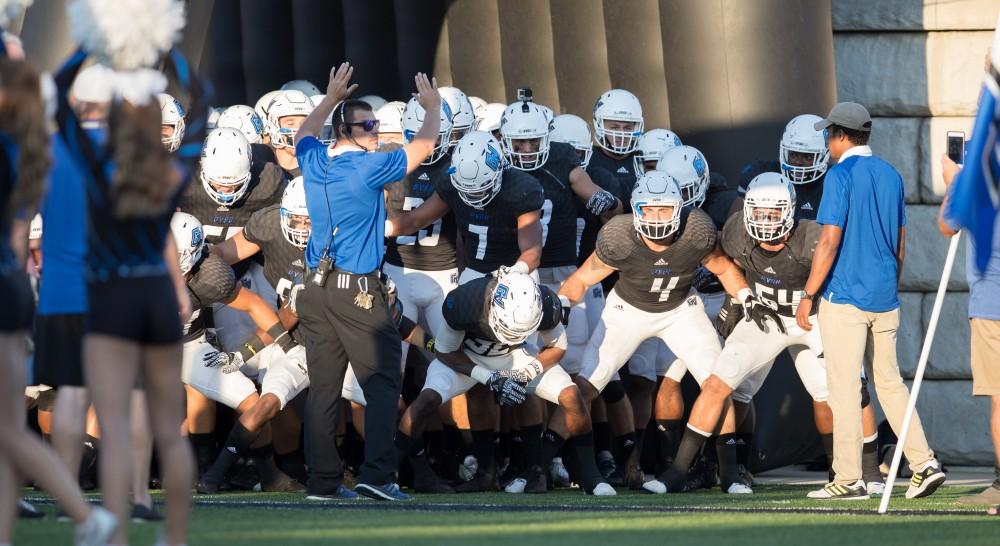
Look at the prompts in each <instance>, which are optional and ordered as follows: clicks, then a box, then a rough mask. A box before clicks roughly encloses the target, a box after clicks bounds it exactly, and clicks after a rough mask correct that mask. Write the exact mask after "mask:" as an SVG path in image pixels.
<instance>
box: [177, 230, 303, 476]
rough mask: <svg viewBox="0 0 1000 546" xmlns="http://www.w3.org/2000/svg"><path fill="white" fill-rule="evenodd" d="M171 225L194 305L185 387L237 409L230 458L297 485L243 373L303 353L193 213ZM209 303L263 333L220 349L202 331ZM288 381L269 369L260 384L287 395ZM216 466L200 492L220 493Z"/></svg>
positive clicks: (290, 361) (295, 360) (284, 363)
mask: <svg viewBox="0 0 1000 546" xmlns="http://www.w3.org/2000/svg"><path fill="white" fill-rule="evenodd" d="M170 230H171V233H172V234H173V236H174V240H175V241H176V244H177V253H178V255H179V259H180V268H181V273H183V274H184V276H185V278H186V280H187V289H188V295H189V296H190V298H191V302H192V309H194V312H193V314H192V318H191V320H190V321H189V322H188V324H186V325H185V326H184V362H183V367H182V371H181V378H182V380H183V382H184V384H185V385H189V386H191V387H192V388H194V389H195V390H197V391H198V392H200V393H202V394H203V395H204V396H206V397H208V398H209V399H211V400H214V401H216V402H221V403H223V404H225V405H227V406H229V407H231V408H233V409H235V410H236V411H237V412H238V413H239V414H240V419H239V421H238V422H237V423H236V425H235V426H234V427H233V430H232V431H231V432H230V433H229V438H228V439H227V441H226V445H227V446H233V447H234V448H235V450H236V451H235V452H234V453H233V455H234V456H235V455H237V454H239V455H247V456H250V457H252V458H254V459H257V460H258V461H259V463H258V464H259V465H260V466H259V468H260V472H261V478H262V482H261V483H262V488H264V489H265V490H270V491H300V490H302V489H303V486H302V485H301V484H299V483H297V482H295V481H294V480H293V479H291V478H289V477H288V476H287V475H285V474H284V473H282V472H280V471H279V470H278V469H277V468H276V467H275V464H274V460H273V457H272V455H273V449H272V446H271V442H270V428H269V427H266V428H265V426H266V425H267V423H268V421H269V420H270V417H272V416H273V413H271V414H268V411H267V410H269V405H270V404H269V403H268V400H266V399H265V400H264V403H263V404H262V403H260V402H261V397H260V396H258V394H257V387H256V385H254V382H253V380H251V379H250V378H249V377H247V376H246V375H244V374H243V373H241V371H243V368H244V364H247V365H248V368H247V371H250V369H260V368H270V369H274V370H281V369H295V368H304V367H305V350H304V349H303V347H302V346H301V345H298V344H296V343H295V342H294V341H293V340H292V339H291V337H290V336H289V335H288V333H287V332H286V331H285V329H284V328H283V327H282V326H281V322H280V321H279V320H278V316H277V315H276V314H275V312H274V311H273V310H272V309H271V307H269V306H268V305H267V304H266V303H265V302H264V300H262V299H261V298H260V296H258V295H257V294H255V293H253V292H252V291H250V290H247V289H246V288H244V287H243V286H242V285H241V284H240V283H238V282H237V281H236V275H235V274H234V273H233V270H232V268H230V267H229V265H228V264H226V262H224V261H222V259H221V258H219V257H218V256H215V255H213V254H210V253H209V252H208V251H207V249H206V248H205V238H204V231H203V229H202V226H201V223H200V222H199V221H198V219H197V218H195V217H194V216H192V215H190V214H187V213H184V212H177V213H174V217H173V218H172V219H171V222H170ZM214 305H227V306H229V307H231V308H233V309H235V310H237V311H240V312H244V313H247V314H248V315H250V317H251V318H252V319H253V321H254V323H255V324H256V325H257V327H258V332H264V334H263V335H261V334H260V333H258V334H255V335H253V336H252V337H251V338H250V339H248V340H246V342H245V343H243V345H242V347H241V348H240V350H239V351H237V352H225V351H219V350H218V349H216V348H215V347H214V346H213V345H212V343H211V342H210V341H209V339H208V337H207V332H206V322H205V321H206V315H207V310H209V309H211V308H212V307H213V306H214ZM265 340H266V341H265ZM285 379H286V378H285V377H284V375H283V374H281V373H277V372H276V373H274V374H273V377H272V374H271V373H270V372H269V373H268V374H266V375H265V376H264V382H263V389H262V390H263V392H264V396H265V398H267V395H268V393H275V396H277V395H279V394H284V393H285V392H286V385H285ZM254 444H259V445H254ZM252 447H253V449H251V448H252ZM213 455H214V454H213ZM226 468H228V466H227V467H226ZM213 470H214V467H213V468H212V469H209V470H208V472H206V474H205V475H204V476H203V477H202V479H201V480H199V485H198V490H199V492H202V493H216V492H218V490H219V486H220V485H221V484H222V481H223V480H224V478H225V473H224V471H223V472H221V473H219V472H213Z"/></svg>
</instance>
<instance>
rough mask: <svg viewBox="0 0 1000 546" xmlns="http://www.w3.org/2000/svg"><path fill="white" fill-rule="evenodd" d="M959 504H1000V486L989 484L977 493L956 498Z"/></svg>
mask: <svg viewBox="0 0 1000 546" xmlns="http://www.w3.org/2000/svg"><path fill="white" fill-rule="evenodd" d="M955 502H957V503H958V504H1000V488H996V487H994V486H992V485H991V486H989V487H987V488H986V489H984V490H983V491H981V492H979V493H976V494H975V495H965V496H964V497H958V498H957V499H955Z"/></svg>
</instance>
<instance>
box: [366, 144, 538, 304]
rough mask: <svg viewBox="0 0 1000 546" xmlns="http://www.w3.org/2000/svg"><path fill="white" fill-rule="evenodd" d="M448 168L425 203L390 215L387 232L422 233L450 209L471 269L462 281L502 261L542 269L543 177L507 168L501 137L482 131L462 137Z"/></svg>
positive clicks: (528, 269)
mask: <svg viewBox="0 0 1000 546" xmlns="http://www.w3.org/2000/svg"><path fill="white" fill-rule="evenodd" d="M448 171H449V175H450V176H449V181H448V182H447V183H445V182H443V181H440V182H439V183H438V185H437V187H436V188H435V192H434V194H433V195H431V196H430V197H428V198H427V200H425V201H424V202H423V204H421V205H420V206H419V207H417V208H415V209H413V210H412V211H409V212H405V213H403V214H400V215H397V216H394V217H392V218H390V219H388V220H387V221H386V235H387V236H398V235H405V234H412V233H416V232H417V231H418V230H419V229H424V228H426V227H427V226H429V225H431V224H432V223H433V222H435V221H437V220H438V219H440V218H442V217H443V216H444V215H445V214H447V213H448V211H449V210H450V211H452V212H454V214H455V221H456V224H457V226H458V232H459V234H460V235H461V237H462V246H463V250H464V262H465V270H464V271H462V274H461V276H460V277H459V284H462V283H464V282H467V281H469V280H472V279H476V278H479V277H483V276H486V275H489V274H490V273H491V272H493V271H496V270H497V269H499V268H500V267H504V268H508V269H510V270H512V271H519V272H521V273H529V272H531V271H534V270H535V269H537V268H538V264H539V263H540V261H541V254H542V225H541V221H540V218H541V212H542V210H541V209H542V205H543V203H544V200H545V196H544V193H543V191H542V188H541V185H539V184H538V181H536V180H535V179H534V178H532V177H531V176H529V175H528V174H525V173H523V172H521V171H519V170H517V169H508V168H506V165H505V163H504V160H503V155H502V153H501V150H500V143H499V142H497V141H496V139H494V138H493V137H492V136H490V135H489V134H488V133H484V132H481V131H473V132H471V133H469V134H467V135H465V136H464V137H463V138H462V140H461V141H459V143H458V144H457V145H456V146H455V149H454V151H453V152H452V159H451V167H450V168H449V170H448Z"/></svg>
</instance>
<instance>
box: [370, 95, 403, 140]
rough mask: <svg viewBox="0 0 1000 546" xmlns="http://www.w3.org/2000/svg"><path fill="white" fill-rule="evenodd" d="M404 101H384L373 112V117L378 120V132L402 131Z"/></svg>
mask: <svg viewBox="0 0 1000 546" xmlns="http://www.w3.org/2000/svg"><path fill="white" fill-rule="evenodd" d="M405 109H406V103H405V102H402V101H398V100H394V101H392V102H387V103H385V104H384V105H383V106H382V107H381V108H379V109H378V110H377V111H376V112H375V119H377V120H378V132H379V133H402V132H403V110H405Z"/></svg>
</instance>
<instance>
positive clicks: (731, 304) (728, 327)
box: [715, 298, 743, 339]
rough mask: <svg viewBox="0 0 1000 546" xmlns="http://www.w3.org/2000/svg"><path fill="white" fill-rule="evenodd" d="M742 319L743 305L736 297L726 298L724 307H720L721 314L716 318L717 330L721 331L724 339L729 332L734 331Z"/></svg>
mask: <svg viewBox="0 0 1000 546" xmlns="http://www.w3.org/2000/svg"><path fill="white" fill-rule="evenodd" d="M741 320H743V306H742V305H740V302H739V301H737V300H736V298H726V302H725V303H724V304H722V309H719V316H718V317H716V318H715V331H717V332H719V335H720V336H722V338H723V339H726V338H728V337H729V334H731V333H733V330H734V329H736V325H737V324H739V323H740V321H741Z"/></svg>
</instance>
